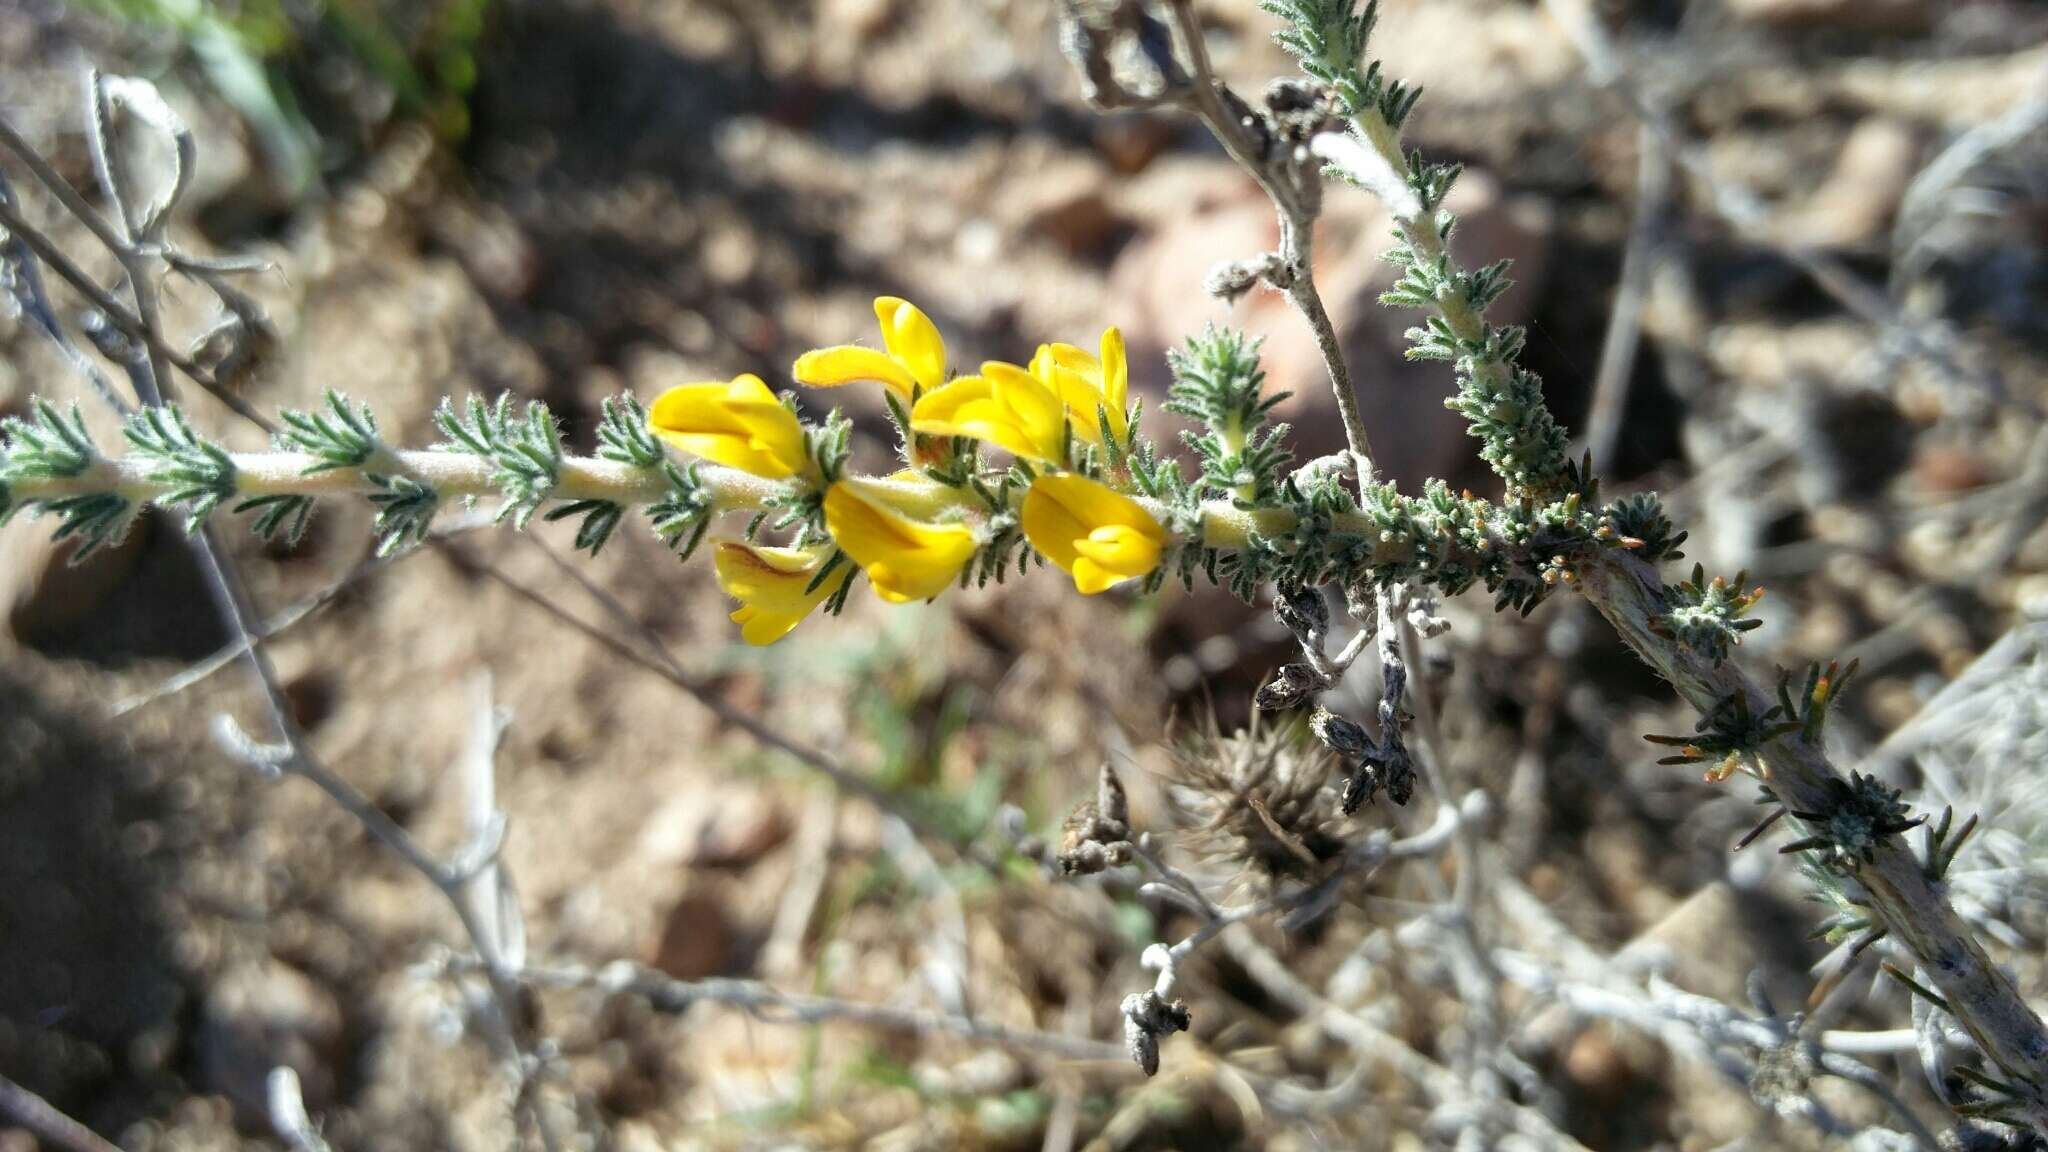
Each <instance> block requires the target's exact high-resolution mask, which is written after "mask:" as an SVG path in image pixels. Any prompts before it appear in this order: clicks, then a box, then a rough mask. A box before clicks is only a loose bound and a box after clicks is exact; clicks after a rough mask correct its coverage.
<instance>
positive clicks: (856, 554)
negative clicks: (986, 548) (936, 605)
mask: <svg viewBox="0 0 2048 1152" xmlns="http://www.w3.org/2000/svg"><path fill="white" fill-rule="evenodd" d="M825 528H826V530H827V531H829V532H831V533H832V539H833V540H834V541H836V542H837V543H838V545H839V547H840V548H841V549H843V550H844V551H845V552H846V554H847V555H848V556H851V557H853V560H854V563H856V564H859V565H860V566H861V567H862V568H863V569H865V570H866V571H867V574H868V580H869V581H870V582H871V583H873V584H874V586H875V591H876V592H878V593H880V594H881V597H882V599H884V600H887V601H889V602H890V603H893V604H903V603H906V602H908V601H911V600H929V599H931V598H932V597H934V596H937V595H938V594H939V593H941V592H944V591H945V590H946V586H947V585H949V584H951V583H953V581H954V580H957V579H958V578H959V576H960V570H961V569H962V568H965V567H966V566H967V562H968V561H969V560H970V559H972V558H973V557H974V548H975V542H974V530H973V529H971V528H969V527H968V526H967V525H965V524H931V523H926V522H924V521H921V520H913V519H911V518H910V517H908V516H905V515H904V514H903V513H901V512H899V511H897V510H896V509H894V508H892V507H890V506H889V505H888V504H887V503H886V502H885V501H884V500H883V499H882V498H881V496H880V494H879V493H877V492H875V491H873V490H872V489H870V488H867V487H865V486H863V485H862V484H861V482H860V481H859V480H842V481H840V482H839V483H837V484H834V485H832V487H831V488H829V489H827V490H826V492H825Z"/></svg>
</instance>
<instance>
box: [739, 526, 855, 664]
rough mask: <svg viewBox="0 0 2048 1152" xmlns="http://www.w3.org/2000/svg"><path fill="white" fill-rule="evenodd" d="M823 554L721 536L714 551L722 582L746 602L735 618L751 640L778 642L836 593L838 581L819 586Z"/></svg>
mask: <svg viewBox="0 0 2048 1152" xmlns="http://www.w3.org/2000/svg"><path fill="white" fill-rule="evenodd" d="M823 561H824V557H823V554H822V553H821V552H819V551H817V550H812V549H803V548H764V547H758V546H755V545H750V544H743V543H741V542H739V541H737V540H721V541H719V543H718V548H717V551H716V552H715V553H714V554H713V564H714V566H715V567H716V569H717V572H718V586H719V587H720V588H722V589H724V590H725V593H726V595H728V596H731V597H732V598H733V599H735V600H738V601H739V602H740V606H739V607H738V608H736V609H734V610H733V612H732V620H733V622H734V623H736V624H738V625H739V626H740V636H741V637H742V638H744V639H745V640H746V642H747V643H749V644H757V645H760V644H773V643H774V642H775V641H777V640H780V639H782V638H783V637H784V636H786V635H788V634H789V632H790V630H791V629H793V628H795V627H796V626H797V624H798V623H799V622H800V621H802V620H803V618H804V617H805V616H807V615H809V614H810V612H811V610H812V609H813V608H816V607H817V606H818V604H819V603H821V602H822V601H823V600H824V599H825V598H826V597H828V596H830V595H831V594H832V590H833V587H834V582H833V581H831V580H826V581H824V582H822V583H821V584H819V585H818V587H816V588H812V587H811V581H812V580H813V579H815V578H816V577H817V574H818V566H819V565H820V564H821V563H823Z"/></svg>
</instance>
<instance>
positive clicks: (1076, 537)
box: [1024, 472, 1166, 596]
mask: <svg viewBox="0 0 2048 1152" xmlns="http://www.w3.org/2000/svg"><path fill="white" fill-rule="evenodd" d="M1024 537H1025V539H1027V540H1029V541H1031V546H1032V547H1033V548H1036V549H1038V550H1039V552H1041V553H1043V554H1044V555H1045V558H1046V559H1048V560H1050V561H1052V562H1053V563H1055V564H1057V565H1059V566H1060V568H1061V569H1063V570H1064V571H1065V572H1066V573H1067V574H1068V575H1070V576H1072V577H1073V578H1074V587H1075V588H1076V589H1078V590H1080V592H1081V594H1082V595H1083V596H1093V595H1095V594H1096V593H1097V592H1102V591H1106V590H1108V589H1110V588H1113V587H1115V586H1116V585H1118V584H1121V583H1123V582H1124V581H1126V580H1136V579H1139V578H1141V577H1144V576H1149V575H1151V574H1152V570H1153V569H1154V568H1157V567H1159V557H1160V553H1161V552H1162V551H1164V549H1165V547H1166V530H1165V529H1163V528H1161V527H1160V526H1159V522H1158V521H1157V520H1154V519H1153V518H1152V516H1151V514H1150V513H1148V512H1146V511H1145V509H1144V508H1143V507H1141V506H1139V504H1138V502H1137V501H1135V500H1133V499H1131V498H1130V497H1128V496H1125V495H1124V494H1123V493H1121V492H1118V491H1117V490H1116V489H1114V488H1111V487H1109V486H1108V485H1107V484H1102V483H1099V482H1097V481H1094V480H1090V479H1089V478H1088V477H1086V476H1081V475H1077V474H1075V473H1072V472H1061V473H1054V474H1051V475H1046V476H1040V477H1039V478H1038V479H1037V480H1036V481H1034V482H1033V483H1032V485H1031V491H1029V492H1027V493H1025V495H1024Z"/></svg>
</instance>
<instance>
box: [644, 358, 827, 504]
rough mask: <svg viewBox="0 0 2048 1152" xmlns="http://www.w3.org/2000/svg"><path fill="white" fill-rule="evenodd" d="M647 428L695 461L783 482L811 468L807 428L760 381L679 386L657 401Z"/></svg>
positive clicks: (748, 379) (747, 378) (748, 378)
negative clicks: (807, 445) (806, 446)
mask: <svg viewBox="0 0 2048 1152" xmlns="http://www.w3.org/2000/svg"><path fill="white" fill-rule="evenodd" d="M647 427H648V428H649V429H650V430H651V431H652V432H653V433H654V434H655V435H657V436H659V437H661V438H662V439H663V440H666V441H668V442H669V443H670V444H673V445H675V446H676V447H677V448H680V449H682V450H683V451H685V452H688V453H690V454H692V455H694V456H702V457H703V458H704V459H706V460H710V461H713V462H714V463H718V464H724V465H726V466H728V467H732V468H738V469H740V470H741V471H744V472H752V473H753V474H754V475H756V476H764V477H766V478H768V479H770V480H784V479H788V478H789V477H791V476H794V475H796V474H797V473H799V472H802V471H803V470H804V469H805V468H806V467H808V466H809V463H810V458H809V453H808V451H807V450H806V448H805V446H804V426H803V425H802V424H801V423H799V422H798V421H797V418H796V413H794V412H791V411H790V410H789V409H788V408H786V407H784V406H783V404H782V402H781V401H780V400H777V399H776V398H775V393H773V392H770V391H769V390H768V386H767V385H766V384H763V383H761V378H760V377H759V376H754V375H751V374H749V375H745V376H736V377H734V378H733V380H732V383H730V384H717V383H712V384H679V385H677V386H675V387H674V388H671V389H669V390H668V391H666V392H663V393H662V394H661V395H660V396H657V397H655V399H654V409H653V411H651V412H649V413H648V415H647Z"/></svg>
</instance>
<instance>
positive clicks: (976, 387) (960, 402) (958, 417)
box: [910, 360, 1067, 463]
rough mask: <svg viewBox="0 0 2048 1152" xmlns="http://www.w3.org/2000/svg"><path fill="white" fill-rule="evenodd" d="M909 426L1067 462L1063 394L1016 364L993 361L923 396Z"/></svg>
mask: <svg viewBox="0 0 2048 1152" xmlns="http://www.w3.org/2000/svg"><path fill="white" fill-rule="evenodd" d="M910 427H911V428H912V429H913V430H914V431H917V432H921V433H924V434H925V435H927V436H968V437H972V438H973V439H976V440H981V441H984V442H986V443H990V444H994V445H996V446H997V447H999V448H1002V449H1005V450H1006V451H1008V452H1010V453H1011V454H1013V455H1016V456H1022V457H1025V458H1026V459H1031V460H1044V461H1050V462H1053V463H1063V462H1064V461H1065V459H1066V450H1067V411H1066V407H1065V405H1063V404H1061V403H1060V398H1059V394H1058V393H1056V392H1054V391H1053V390H1052V389H1051V388H1050V387H1049V386H1047V385H1046V383H1045V382H1044V381H1043V380H1040V379H1039V378H1038V377H1036V376H1033V375H1032V374H1031V373H1029V372H1027V371H1025V370H1024V369H1022V368H1019V367H1017V366H1016V365H1015V364H1004V363H1001V362H1000V361H994V360H991V361H989V362H988V363H986V364H983V365H982V366H981V375H979V376H962V377H960V378H959V379H958V380H955V381H953V382H952V383H950V384H947V385H946V386H945V387H943V388H941V389H939V390H938V391H936V392H928V393H926V394H925V395H924V396H923V397H921V398H919V400H918V402H917V406H916V407H915V408H913V409H911V411H910Z"/></svg>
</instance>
